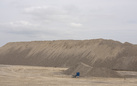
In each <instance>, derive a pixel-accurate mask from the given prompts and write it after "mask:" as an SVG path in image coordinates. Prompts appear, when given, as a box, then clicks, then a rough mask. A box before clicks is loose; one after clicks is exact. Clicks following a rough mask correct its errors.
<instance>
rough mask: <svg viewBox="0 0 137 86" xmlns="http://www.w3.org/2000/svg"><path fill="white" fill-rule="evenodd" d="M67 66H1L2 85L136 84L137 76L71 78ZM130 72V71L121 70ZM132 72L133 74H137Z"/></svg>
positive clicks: (74, 85)
mask: <svg viewBox="0 0 137 86" xmlns="http://www.w3.org/2000/svg"><path fill="white" fill-rule="evenodd" d="M66 69H67V68H53V67H32V66H10V65H1V66H0V86H136V85H137V78H136V77H134V78H97V77H96V78H95V77H91V78H86V77H80V78H71V76H68V75H64V74H62V71H64V70H66ZM120 73H121V74H123V75H124V74H125V75H126V74H128V75H129V74H130V72H128V73H127V72H120ZM136 74H137V73H136V72H131V75H136Z"/></svg>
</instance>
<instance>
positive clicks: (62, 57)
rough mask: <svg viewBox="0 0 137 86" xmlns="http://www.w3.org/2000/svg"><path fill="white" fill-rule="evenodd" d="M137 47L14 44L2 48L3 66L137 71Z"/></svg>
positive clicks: (78, 43) (98, 42)
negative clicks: (80, 64) (81, 63)
mask: <svg viewBox="0 0 137 86" xmlns="http://www.w3.org/2000/svg"><path fill="white" fill-rule="evenodd" d="M136 52H137V45H133V44H130V43H124V44H123V43H120V42H118V41H113V40H104V39H93V40H58V41H33V42H11V43H8V44H6V45H5V46H3V47H1V48H0V64H10V65H33V66H51V67H53V66H57V67H70V66H73V65H75V64H77V63H79V62H83V63H86V64H88V65H90V66H92V67H106V68H110V69H117V70H137V67H136V65H137V53H136Z"/></svg>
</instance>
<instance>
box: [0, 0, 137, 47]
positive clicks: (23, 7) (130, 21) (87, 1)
mask: <svg viewBox="0 0 137 86" xmlns="http://www.w3.org/2000/svg"><path fill="white" fill-rule="evenodd" d="M136 37H137V0H0V46H2V45H4V44H5V43H7V42H15V41H36V40H61V39H65V40H67V39H78V40H79V39H80V40H84V39H96V38H104V39H113V40H117V41H121V42H125V41H127V42H131V43H134V44H137V38H136Z"/></svg>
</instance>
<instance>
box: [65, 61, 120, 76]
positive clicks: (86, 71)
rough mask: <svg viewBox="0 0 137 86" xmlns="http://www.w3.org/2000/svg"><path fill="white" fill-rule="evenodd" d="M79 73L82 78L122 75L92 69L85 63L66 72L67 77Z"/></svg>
mask: <svg viewBox="0 0 137 86" xmlns="http://www.w3.org/2000/svg"><path fill="white" fill-rule="evenodd" d="M77 72H80V76H82V77H91V76H92V77H113V78H120V77H121V75H120V74H119V73H117V72H116V71H114V70H111V69H107V68H96V67H91V66H89V65H87V64H84V63H78V64H76V65H75V66H72V67H70V68H69V69H67V70H66V71H64V73H65V74H67V75H75V74H76V73H77Z"/></svg>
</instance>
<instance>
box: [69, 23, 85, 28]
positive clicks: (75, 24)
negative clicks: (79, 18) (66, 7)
mask: <svg viewBox="0 0 137 86" xmlns="http://www.w3.org/2000/svg"><path fill="white" fill-rule="evenodd" d="M70 25H71V26H72V27H81V26H82V24H80V23H70Z"/></svg>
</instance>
